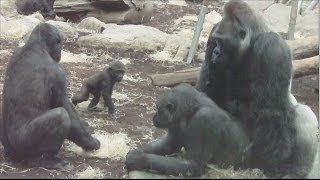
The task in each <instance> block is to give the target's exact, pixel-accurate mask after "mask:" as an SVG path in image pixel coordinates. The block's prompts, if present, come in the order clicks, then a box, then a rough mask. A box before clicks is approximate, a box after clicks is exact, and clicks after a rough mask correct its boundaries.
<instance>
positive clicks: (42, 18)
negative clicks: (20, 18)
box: [30, 12, 44, 22]
mask: <svg viewBox="0 0 320 180" xmlns="http://www.w3.org/2000/svg"><path fill="white" fill-rule="evenodd" d="M30 17H33V18H36V19H38V20H39V21H41V22H44V17H43V16H42V14H40V13H39V12H36V13H33V14H32V15H30Z"/></svg>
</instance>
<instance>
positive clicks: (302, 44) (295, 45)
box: [286, 36, 319, 59]
mask: <svg viewBox="0 0 320 180" xmlns="http://www.w3.org/2000/svg"><path fill="white" fill-rule="evenodd" d="M286 42H287V43H288V45H289V47H290V49H291V51H292V56H293V59H304V58H308V57H312V56H316V55H318V54H319V42H318V36H311V37H307V38H301V39H296V40H287V41H286Z"/></svg>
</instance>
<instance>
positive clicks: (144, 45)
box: [77, 24, 168, 51]
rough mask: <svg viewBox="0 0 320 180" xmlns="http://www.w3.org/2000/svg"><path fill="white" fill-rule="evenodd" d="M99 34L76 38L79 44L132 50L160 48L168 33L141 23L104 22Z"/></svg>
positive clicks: (154, 49) (155, 49)
mask: <svg viewBox="0 0 320 180" xmlns="http://www.w3.org/2000/svg"><path fill="white" fill-rule="evenodd" d="M105 28H106V29H105V30H104V31H103V33H101V34H90V35H87V36H82V37H80V38H79V39H78V42H77V43H78V45H79V46H89V47H100V48H120V49H123V50H134V51H146V50H148V51H157V50H162V49H163V47H164V45H165V43H166V41H167V38H168V34H166V33H164V32H162V31H160V30H158V29H155V28H153V27H148V26H143V25H116V24H106V26H105Z"/></svg>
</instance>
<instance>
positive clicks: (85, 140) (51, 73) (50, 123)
mask: <svg viewBox="0 0 320 180" xmlns="http://www.w3.org/2000/svg"><path fill="white" fill-rule="evenodd" d="M61 48H62V44H61V36H60V34H59V32H58V30H57V29H56V28H55V27H54V26H52V25H49V24H46V23H41V24H39V25H38V26H36V27H35V29H34V30H33V31H32V33H31V35H30V38H29V39H28V41H27V42H26V44H25V45H24V46H23V47H22V48H19V49H17V50H16V51H15V52H14V54H13V56H12V58H11V60H10V62H9V64H8V67H7V71H6V76H5V82H4V87H3V96H2V99H3V105H2V112H3V114H2V120H1V121H0V122H1V141H2V144H3V146H4V149H5V153H6V155H7V156H8V157H9V158H10V159H12V160H17V161H20V160H26V161H27V162H31V163H32V164H33V165H36V166H42V167H46V168H59V167H61V166H60V165H62V166H63V164H62V163H63V161H61V160H60V159H59V158H58V157H56V155H57V154H58V151H59V149H60V148H61V146H62V144H63V142H64V140H65V139H69V140H71V141H72V142H74V143H76V144H77V145H79V146H81V147H82V148H83V149H84V150H87V151H91V150H96V149H99V148H100V142H99V141H98V140H97V139H95V138H93V137H92V136H91V135H90V134H89V133H88V132H87V131H86V129H85V127H83V124H84V123H83V122H82V121H80V118H79V116H78V113H77V112H76V111H75V109H74V106H73V104H72V103H71V102H70V100H69V99H68V95H67V86H66V78H65V73H64V71H63V69H62V68H61V66H60V65H59V64H58V62H59V61H60V58H61ZM34 163H36V164H34ZM37 163H40V164H37Z"/></svg>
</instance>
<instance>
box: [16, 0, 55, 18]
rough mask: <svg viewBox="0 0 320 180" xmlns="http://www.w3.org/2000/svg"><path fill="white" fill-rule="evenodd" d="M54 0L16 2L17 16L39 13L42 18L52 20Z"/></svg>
mask: <svg viewBox="0 0 320 180" xmlns="http://www.w3.org/2000/svg"><path fill="white" fill-rule="evenodd" d="M54 1H55V0H17V1H16V6H17V11H18V13H19V14H23V15H30V14H33V13H34V12H37V11H40V13H41V14H42V16H43V17H44V18H54V17H55V16H56V13H55V12H54V9H53V4H54Z"/></svg>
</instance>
